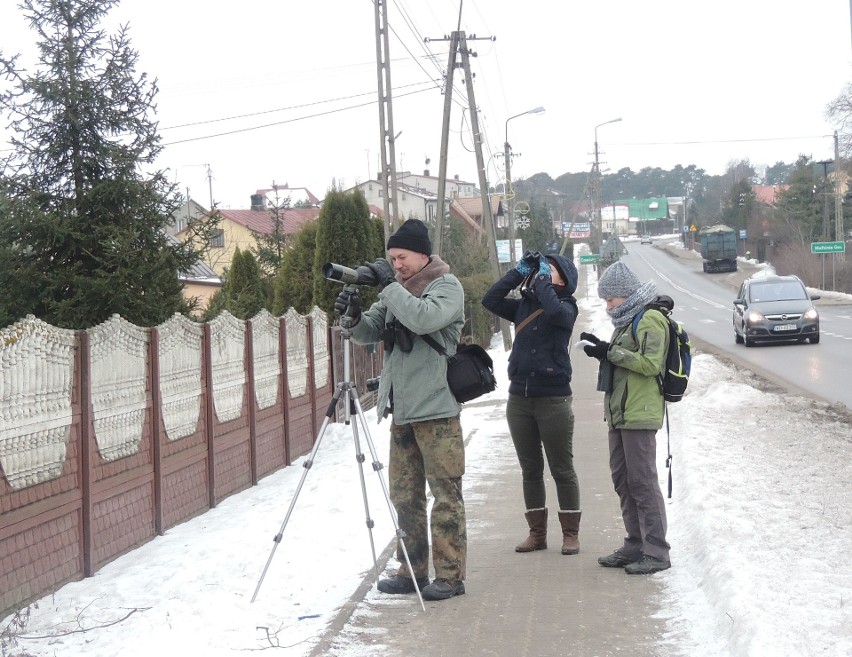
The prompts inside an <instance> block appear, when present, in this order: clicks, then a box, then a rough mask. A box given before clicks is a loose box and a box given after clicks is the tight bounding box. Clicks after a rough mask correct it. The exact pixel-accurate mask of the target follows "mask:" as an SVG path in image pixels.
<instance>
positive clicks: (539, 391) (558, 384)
mask: <svg viewBox="0 0 852 657" xmlns="http://www.w3.org/2000/svg"><path fill="white" fill-rule="evenodd" d="M548 258H553V259H554V260H555V261H556V263H557V266H558V268H559V270H560V272H561V274H562V278H563V280H564V281H565V283H566V284H565V285H564V286H558V287H557V286H555V285H553V283H552V282H551V279H550V276H543V275H538V274H536V276H535V277H534V283H533V286H532V291H525V292H524V293H523V294H522V296H521V298H520V299H517V298H512V297H509V293H510V292H511V291H512V290H514V289H515V288H516V287H518V286H519V285H520V284H521V283H522V282H523V279H524V276H523V275H522V274H520V273H519V272H518V271H517V270H515V269H512V270H510V271H508V272H507V273H506V274H505V275H504V276H503V278H501V279H500V280H499V281H497V282H496V283H495V284H494V285H492V286H491V289H490V290H488V292H486V293H485V296H484V297H483V298H482V305H483V306H485V307H486V308H487V309H488V310H490V311H491V312H492V313H494V314H495V315H497V316H498V317H502V318H503V319H506V320H509V321H510V322H513V323H514V324H515V326H518V325H519V324H520V323H521V322H523V321H524V319H526V318H527V317H528V316H529V315H531V314H532V313H534V312H535V311H536V310H538V309H539V308H542V309H543V310H544V312H543V313H542V314H540V315H539V316H538V317H536V318H535V319H533V320H532V321H531V322H530V323H529V324H527V325H526V326H525V327H524V328H523V330H522V331H521V332H520V333H516V334H515V342H514V345H513V346H512V353H511V354H509V394H512V395H521V396H523V397H557V396H567V395H570V394H571V358H570V349H571V332H572V331H573V330H574V322H575V321H576V320H577V301H576V299H574V297H573V296H572V295H573V294H574V292H575V291H576V289H577V268H576V267H575V266H574V263H573V262H572V261H571V260H569V259H568V258H565V257H563V256H560V255H548Z"/></svg>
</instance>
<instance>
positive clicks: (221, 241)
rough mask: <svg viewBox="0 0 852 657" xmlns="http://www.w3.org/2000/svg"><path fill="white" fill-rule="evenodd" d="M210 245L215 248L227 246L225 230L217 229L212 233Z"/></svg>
mask: <svg viewBox="0 0 852 657" xmlns="http://www.w3.org/2000/svg"><path fill="white" fill-rule="evenodd" d="M210 246H211V247H212V248H214V249H223V248H225V231H224V230H221V229H220V230H216V231H213V233H212V234H211V235H210Z"/></svg>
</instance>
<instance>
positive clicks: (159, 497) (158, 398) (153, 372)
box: [148, 327, 165, 536]
mask: <svg viewBox="0 0 852 657" xmlns="http://www.w3.org/2000/svg"><path fill="white" fill-rule="evenodd" d="M150 336H151V339H150V340H149V341H148V363H149V366H148V376H149V377H150V379H149V380H150V382H151V448H152V450H153V453H152V455H153V460H154V463H153V466H154V532H156V534H157V536H162V535H163V534H164V533H165V529H164V528H163V456H162V443H161V442H160V441H161V440H162V437H163V433H162V431H161V430H160V424H161V421H162V417H163V395H162V392H161V391H160V332H159V331H158V330H157V329H156V327H155V328H152V329H151V333H150Z"/></svg>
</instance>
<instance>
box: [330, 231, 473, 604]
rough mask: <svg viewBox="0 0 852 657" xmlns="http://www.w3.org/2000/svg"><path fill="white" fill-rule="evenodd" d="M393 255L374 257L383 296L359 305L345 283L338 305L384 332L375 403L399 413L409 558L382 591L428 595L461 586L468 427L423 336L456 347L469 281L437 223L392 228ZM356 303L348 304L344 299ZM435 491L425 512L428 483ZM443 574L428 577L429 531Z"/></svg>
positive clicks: (364, 329) (394, 430) (368, 334)
mask: <svg viewBox="0 0 852 657" xmlns="http://www.w3.org/2000/svg"><path fill="white" fill-rule="evenodd" d="M387 249H388V259H389V260H390V262H388V260H385V259H384V258H379V259H378V260H376V261H375V262H374V263H372V264H369V265H368V266H369V267H370V269H371V270H372V272H373V275H374V277H375V280H376V282H377V285H378V286H379V287H381V288H382V290H381V292H379V300H378V301H377V302H376V303H374V304H373V305H372V306H371V307H370V309H369V310H366V311H364V312H363V313H361V312H360V310H358V309H356V310H355V311H354V313H353V311H352V307H351V304H350V303H349V300H348V298H342V297H345V295H346V292H345V291H344V292H341V295H340V296H338V301H337V302H336V303H335V307H336V308H338V309H341V308H344V309H346V312H347V314H348V315H349V316H350V317H352V319H353V322H354V326H353V328H352V339H353V340H354V341H355V342H358V343H361V344H372V343H376V342H380V341H383V342H384V346H385V352H384V366H383V369H382V375H381V378H380V381H379V390H378V400H377V405H376V408H377V410H378V412H379V415H380V416H381V415H382V412H383V411H384V410H386V409H388V408H389V409H390V412H392V414H393V424H392V426H391V440H390V459H389V467H388V479H389V481H390V497H391V501H392V502H393V505H394V507H395V508H396V512H397V516H398V519H399V527H400V529H402V530H403V531H404V532H405V547H406V549H407V551H408V557H409V560H410V561H411V569H412V570H413V572H409V569H408V565H407V564H406V563H405V561H404V557H403V554H402V552H401V549H399V546H398V549H397V557H398V559H399V561H400V567H399V569H398V570H397V572H396V574H395V575H393V576H391V577H389V578H387V579H382V580H379V583H378V589H379V591H382V592H383V593H391V594H395V593H396V594H398V593H413V592H414V590H415V582H416V586H417V588H418V589H420V591H421V593H422V595H423V598H424V599H426V600H445V599H447V598H451V597H453V596H456V595H462V594H463V593H464V592H465V590H464V578H465V561H466V558H467V525H466V520H465V509H464V498H463V496H462V475H463V474H464V466H465V462H464V436H463V434H462V429H461V422H460V413H461V406H460V405H459V403H458V401H456V398H455V397H454V396H453V393H452V392H451V391H450V388H449V385H448V384H447V359H446V357H445V356H443V355H442V354H440V353H439V352H438V351H436V350H435V349H433V348H432V347H431V346H430V345H429V344H428V343H427V342H426V341H425V340H423V338H422V337H421V336H423V335H429V336H430V337H431V338H432V339H434V340H435V341H436V342H438V343H439V344H440V345H441V346H442V347H443V348H444V349H445V350H446V352H447V353H448V354H449V355H452V354H454V353H455V349H456V345H457V344H458V342H459V337H460V335H461V330H462V327H463V326H464V289H463V288H462V286H461V283H460V282H459V280H458V279H457V278H456V277H455V276H454V275H453V274H451V273H450V268H449V265H447V264H446V263H445V262H444V261H443V260H441V258H440V257H439V256H437V255H432V243H431V241H430V240H429V231H428V229H427V227H426V224H424V223H423V222H422V221H420V220H419V219H409V220H408V221H406V222H405V223H404V224H402V226H401V227H400V228H399V230H397V231H396V232H395V233H394V234H393V235H391V236H390V238H389V239H388V243H387ZM347 305H348V306H349V307H348V308H346V306H347ZM427 483H428V485H429V490H430V491H431V492H432V495H433V496H434V498H435V502H434V504H433V505H432V513H431V522H430V520H429V519H428V518H427V500H426V484H427ZM430 529H431V538H432V564H433V566H434V568H435V581H434V582H431V583H430V581H429V536H430Z"/></svg>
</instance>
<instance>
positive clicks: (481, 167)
mask: <svg viewBox="0 0 852 657" xmlns="http://www.w3.org/2000/svg"><path fill="white" fill-rule="evenodd" d="M484 39H487V40H488V41H494V40H495V39H494V37H482V38H477V37H475V36H472V37H471V40H472V41H475V40H484ZM434 40H435V41H449V42H450V45H451V48H450V57H449V63H448V64H447V75H446V82H445V89H444V94H445V96H444V121H443V130H442V132H441V158H440V165H439V171H438V224H437V226H436V227H435V242H436V244H438V245H440V244H441V241H442V237H441V236H439V233H440V232H442V231H443V223H444V201H445V198H444V196H445V194H444V182H445V181H446V179H447V149H448V143H449V127H450V121H449V115H450V108H451V105H450V103H451V102H452V99H451V98H450V95H452V93H453V73H454V71H455V69H456V68H458V66H457V64H456V52H459V53H460V54H461V59H462V63H461V68H462V70H463V71H464V81H465V86H466V88H467V104H468V108H469V110H470V127H471V131H472V132H473V147H474V151H475V153H476V169H477V172H478V178H479V190H480V195H481V198H482V223H483V226H484V228H485V231H486V236H487V241H488V255H489V260H490V261H491V273H492V275H493V276H494V280H497V279H499V278H500V276H501V272H500V261H499V260H498V256H497V231H496V229H495V227H494V216H493V215H492V214H491V198H490V197H489V195H488V180H487V179H486V177H485V158H484V157H483V156H482V133H481V132H480V131H479V113H478V112H477V107H476V98H475V97H474V93H473V73H472V72H471V70H470V55H471V52H470V50H468V47H467V37H466V35H465V33H464V32H463V31H460V30H459V31H456V32H453V33H452V35H451V36H450V37H449V39H447V38H446V37H445V38H444V39H434ZM425 41H426V42H427V43H428V42H429V41H432V39H428V38H427V39H425ZM473 54H474V56H476V53H473ZM439 253H440V251H439ZM500 331H501V333H502V334H503V347H504V348H505V350H506V351H509V350H510V349H511V348H512V334H511V332H510V331H509V323H508V322H507V321H506V320H505V319H501V320H500Z"/></svg>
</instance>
